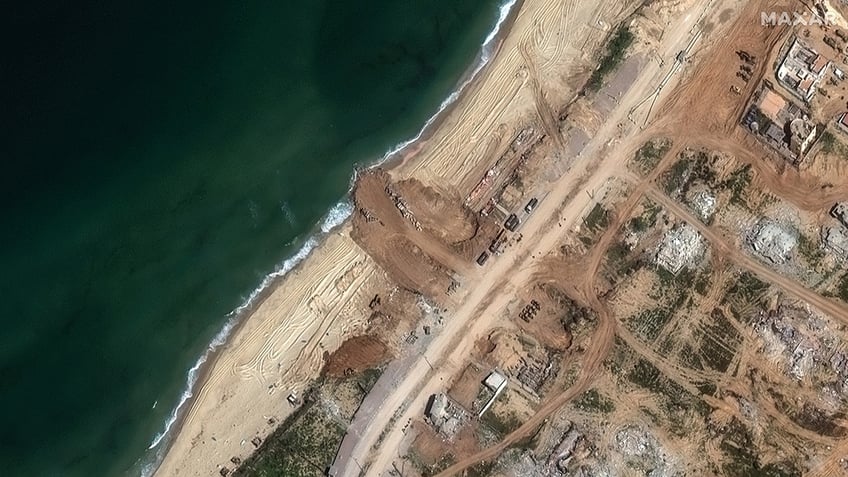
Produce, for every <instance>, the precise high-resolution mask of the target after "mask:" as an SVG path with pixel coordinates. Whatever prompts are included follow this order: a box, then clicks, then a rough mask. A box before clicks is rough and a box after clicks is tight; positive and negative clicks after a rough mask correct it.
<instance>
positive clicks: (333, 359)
mask: <svg viewBox="0 0 848 477" xmlns="http://www.w3.org/2000/svg"><path fill="white" fill-rule="evenodd" d="M389 357H390V356H389V348H388V347H387V346H386V345H385V344H383V342H382V341H380V340H379V339H377V338H374V337H372V336H357V337H354V338H351V339H349V340H347V341H345V342H344V343H343V344H342V345H341V347H340V348H339V349H337V350H336V351H335V352H334V353H332V354H330V353H325V355H324V360H325V363H326V364H325V367H324V371H325V372H326V373H327V375H328V376H332V377H340V376H345V375H347V374H352V373H359V372H362V371H365V370H366V369H369V368H374V367H376V366H379V365H380V364H382V363H383V362H385V361H386V359H388V358H389Z"/></svg>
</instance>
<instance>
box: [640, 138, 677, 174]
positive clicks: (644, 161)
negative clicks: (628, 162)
mask: <svg viewBox="0 0 848 477" xmlns="http://www.w3.org/2000/svg"><path fill="white" fill-rule="evenodd" d="M669 149H671V141H669V140H667V139H663V140H659V141H648V142H646V143H645V144H644V145H642V147H640V148H639V150H638V151H636V155H635V156H633V160H634V161H635V164H636V165H637V166H638V168H637V170H638V172H641V173H642V174H648V173H649V172H651V171H652V170H654V168H655V167H657V164H659V162H660V160H661V159H662V158H663V157H665V155H666V153H668V150H669Z"/></svg>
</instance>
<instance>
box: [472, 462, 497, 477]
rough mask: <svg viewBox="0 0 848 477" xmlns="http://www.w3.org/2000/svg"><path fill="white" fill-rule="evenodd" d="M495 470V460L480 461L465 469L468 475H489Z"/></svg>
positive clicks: (485, 476) (480, 476) (482, 476)
mask: <svg viewBox="0 0 848 477" xmlns="http://www.w3.org/2000/svg"><path fill="white" fill-rule="evenodd" d="M494 472H495V463H494V462H493V461H487V462H480V463H479V464H477V465H475V466H472V467H471V468H469V469H468V470H467V471H465V476H466V477H489V476H490V475H492V474H493V473H494Z"/></svg>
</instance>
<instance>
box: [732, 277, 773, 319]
mask: <svg viewBox="0 0 848 477" xmlns="http://www.w3.org/2000/svg"><path fill="white" fill-rule="evenodd" d="M768 289H769V285H768V283H765V282H763V281H762V280H760V279H759V278H757V277H756V275H754V274H752V273H750V272H742V273H741V274H740V275H739V278H738V279H737V280H736V282H735V283H733V285H732V286H730V288H729V289H728V290H727V293H726V294H725V296H724V299H723V300H722V303H729V304H730V309H731V311H732V312H733V315H734V316H735V317H736V318H737V320H739V321H744V322H745V323H748V324H750V320H751V319H753V316H748V317H747V318H748V319H746V320H743V315H745V313H744V312H745V310H749V309H750V308H751V307H752V306H755V305H756V304H757V302H758V301H759V300H760V298H761V297H762V296H763V294H764V293H765V292H766V291H768Z"/></svg>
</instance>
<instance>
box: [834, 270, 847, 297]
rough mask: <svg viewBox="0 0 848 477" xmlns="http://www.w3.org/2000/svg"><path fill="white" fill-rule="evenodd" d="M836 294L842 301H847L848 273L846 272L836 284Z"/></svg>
mask: <svg viewBox="0 0 848 477" xmlns="http://www.w3.org/2000/svg"><path fill="white" fill-rule="evenodd" d="M836 296H837V297H839V299H840V300H842V301H844V302H848V273H846V274H845V275H844V276H843V277H842V278H841V279H840V280H839V284H838V285H836Z"/></svg>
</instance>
